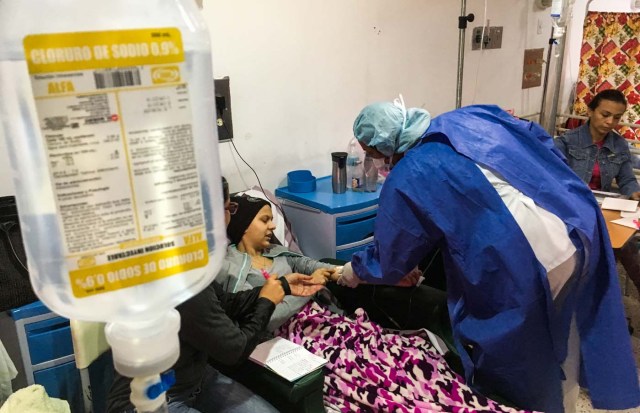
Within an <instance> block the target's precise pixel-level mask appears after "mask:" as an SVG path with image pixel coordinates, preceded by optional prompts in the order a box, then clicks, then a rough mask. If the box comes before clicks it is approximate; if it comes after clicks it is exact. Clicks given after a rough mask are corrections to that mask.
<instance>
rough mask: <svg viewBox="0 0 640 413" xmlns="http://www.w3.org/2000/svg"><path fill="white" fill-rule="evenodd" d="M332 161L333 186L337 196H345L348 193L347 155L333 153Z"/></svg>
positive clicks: (344, 153)
mask: <svg viewBox="0 0 640 413" xmlns="http://www.w3.org/2000/svg"><path fill="white" fill-rule="evenodd" d="M331 160H332V161H333V169H332V172H331V186H332V187H333V192H334V193H336V194H343V193H345V192H346V191H347V153H346V152H332V153H331Z"/></svg>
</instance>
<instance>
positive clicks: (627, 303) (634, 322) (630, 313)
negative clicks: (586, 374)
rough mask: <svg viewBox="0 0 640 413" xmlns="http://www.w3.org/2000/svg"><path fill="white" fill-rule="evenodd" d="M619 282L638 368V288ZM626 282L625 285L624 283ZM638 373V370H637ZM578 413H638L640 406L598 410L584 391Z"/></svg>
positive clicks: (631, 284)
mask: <svg viewBox="0 0 640 413" xmlns="http://www.w3.org/2000/svg"><path fill="white" fill-rule="evenodd" d="M618 272H620V273H621V274H623V275H624V274H625V272H624V269H623V268H622V267H621V266H618ZM620 284H621V287H622V291H623V292H625V287H626V294H625V295H624V296H623V300H624V307H625V311H626V313H627V317H630V318H631V326H632V327H633V328H634V332H633V336H632V337H631V345H632V346H633V351H634V354H635V356H636V366H637V367H639V368H640V300H639V298H638V290H636V288H635V287H634V286H633V283H632V282H631V281H630V280H629V281H626V280H625V279H624V278H621V280H620ZM625 284H626V285H625ZM639 374H640V372H639ZM577 412H578V413H609V412H611V413H640V408H638V407H637V408H634V409H629V410H615V411H614V410H598V409H594V408H593V407H591V401H590V400H589V396H588V395H587V394H586V392H582V393H581V394H580V399H579V400H578V408H577Z"/></svg>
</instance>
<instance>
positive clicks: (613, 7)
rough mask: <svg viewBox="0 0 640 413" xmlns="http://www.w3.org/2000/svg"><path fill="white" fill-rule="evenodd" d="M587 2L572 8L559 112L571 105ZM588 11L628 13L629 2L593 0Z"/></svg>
mask: <svg viewBox="0 0 640 413" xmlns="http://www.w3.org/2000/svg"><path fill="white" fill-rule="evenodd" d="M587 3H588V0H576V2H575V3H574V6H573V16H572V18H571V23H570V25H569V27H568V28H567V36H568V37H567V44H566V46H565V54H564V68H563V71H562V72H563V77H562V84H561V94H560V96H561V97H560V104H559V106H558V108H559V112H560V110H562V111H564V110H566V109H567V108H568V107H569V106H570V105H572V104H573V102H572V101H571V94H572V92H573V90H574V88H575V82H576V81H577V80H578V69H579V65H580V48H581V47H582V32H583V30H582V28H583V25H584V17H585V15H586V6H587ZM589 10H590V11H611V12H630V11H632V10H631V1H630V0H594V1H592V2H591V3H590V4H589Z"/></svg>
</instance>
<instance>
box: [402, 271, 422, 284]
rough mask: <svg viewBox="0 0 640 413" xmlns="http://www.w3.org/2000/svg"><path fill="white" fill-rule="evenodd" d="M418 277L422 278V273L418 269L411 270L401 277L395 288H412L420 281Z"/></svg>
mask: <svg viewBox="0 0 640 413" xmlns="http://www.w3.org/2000/svg"><path fill="white" fill-rule="evenodd" d="M420 277H422V271H420V269H419V268H418V267H416V268H414V269H413V270H411V271H410V272H409V273H408V274H407V275H405V276H404V277H402V279H401V280H400V281H399V282H398V283H397V284H396V286H397V287H413V286H414V285H416V284H418V281H420Z"/></svg>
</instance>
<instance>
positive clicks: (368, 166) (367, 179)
mask: <svg viewBox="0 0 640 413" xmlns="http://www.w3.org/2000/svg"><path fill="white" fill-rule="evenodd" d="M363 181H364V190H365V192H376V190H377V189H378V168H377V167H376V165H375V163H374V161H373V158H372V157H370V156H369V155H366V156H365V157H364V173H363Z"/></svg>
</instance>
